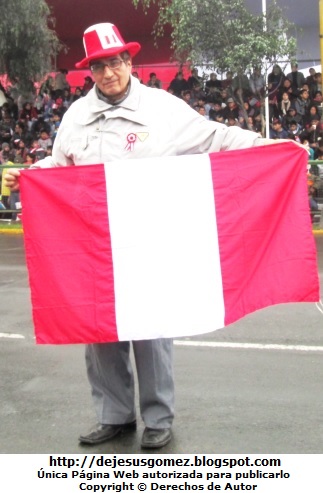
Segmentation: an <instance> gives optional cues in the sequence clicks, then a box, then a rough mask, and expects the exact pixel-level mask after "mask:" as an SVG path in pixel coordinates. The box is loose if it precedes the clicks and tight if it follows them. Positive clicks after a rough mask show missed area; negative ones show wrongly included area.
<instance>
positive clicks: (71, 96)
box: [0, 69, 93, 220]
mask: <svg viewBox="0 0 323 493" xmlns="http://www.w3.org/2000/svg"><path fill="white" fill-rule="evenodd" d="M67 73H68V72H67V70H66V69H61V70H59V71H58V72H57V73H56V75H55V76H52V75H49V76H48V77H47V78H46V80H45V81H44V82H43V83H42V84H41V85H40V87H39V88H38V89H36V87H34V86H33V87H31V88H30V91H29V93H26V91H24V93H21V92H20V91H19V86H18V84H17V85H16V84H13V85H11V86H10V87H9V88H8V89H5V88H4V87H3V86H2V85H1V84H0V165H2V166H11V165H13V166H15V165H17V164H18V165H19V164H20V165H31V164H33V163H35V162H36V161H38V160H40V159H43V158H44V157H46V156H48V155H50V154H51V152H52V147H53V143H54V141H55V137H56V134H57V131H58V128H59V125H60V122H61V120H62V117H63V115H64V113H65V111H66V110H67V108H68V107H69V106H70V105H71V104H72V103H73V102H74V101H76V100H77V99H79V98H81V97H83V96H85V95H86V94H87V92H88V91H89V90H90V89H91V88H92V87H93V81H92V78H91V77H89V76H87V77H85V79H84V84H83V86H82V87H76V88H74V90H73V91H72V88H71V87H70V85H69V83H68V82H67V79H66V75H67ZM5 169H6V168H3V170H2V173H1V178H3V176H4V174H5ZM19 200H20V198H19V193H18V192H14V193H10V190H9V189H8V188H7V187H6V186H5V182H4V180H3V179H1V200H0V209H1V211H3V210H4V209H10V210H14V209H16V208H17V204H18V205H19ZM0 218H6V219H7V218H10V219H12V220H16V219H17V214H16V213H13V214H12V213H6V212H1V213H0Z"/></svg>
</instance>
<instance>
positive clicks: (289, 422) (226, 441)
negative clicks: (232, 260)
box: [0, 234, 323, 454]
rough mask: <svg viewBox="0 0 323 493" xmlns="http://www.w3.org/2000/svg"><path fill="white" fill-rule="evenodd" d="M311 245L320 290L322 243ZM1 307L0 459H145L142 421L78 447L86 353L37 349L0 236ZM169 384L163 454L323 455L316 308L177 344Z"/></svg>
mask: <svg viewBox="0 0 323 493" xmlns="http://www.w3.org/2000/svg"><path fill="white" fill-rule="evenodd" d="M316 244H317V251H318V264H319V275H320V280H321V285H322V284H323V282H322V277H323V236H317V237H316ZM321 289H322V288H321ZM0 303H1V311H0V313H1V325H0V333H1V337H0V375H1V377H0V453H2V454H29V453H44V454H48V453H52V454H58V453H65V454H68V453H70V454H75V453H81V454H84V453H88V452H90V451H91V452H93V453H97V454H110V453H112V454H115V453H119V454H123V453H143V451H142V450H141V449H140V439H141V434H142V431H143V428H144V426H143V423H142V421H141V420H140V417H139V418H138V429H137V432H136V433H132V434H129V435H125V436H124V437H122V438H117V439H115V440H113V441H111V442H109V443H106V444H102V445H100V446H96V447H87V446H81V445H79V443H78V436H79V434H80V433H82V432H84V431H87V430H88V429H89V428H91V426H92V425H93V424H95V421H96V418H95V415H94V411H93V408H92V403H91V396H90V390H89V385H88V382H87V377H86V373H85V365H84V347H83V346H80V345H75V346H37V345H36V344H35V340H34V336H33V325H32V319H31V303H30V293H29V288H28V275H27V270H26V266H25V258H24V247H23V236H22V235H7V234H0ZM187 343H191V344H192V345H185V344H187ZM193 343H194V344H193ZM198 343H201V344H200V345H198ZM203 344H204V345H203ZM246 344H247V345H246ZM269 345H276V346H274V347H271V348H270V347H268V346H269ZM175 381H176V419H175V422H174V428H173V431H174V439H173V441H172V442H171V443H170V444H169V445H167V446H166V447H164V449H162V452H163V453H176V454H179V453H209V454H211V453H212V454H244V453H250V454H255V453H261V454H295V453H297V454H301V453H306V454H317V453H320V454H322V453H323V413H322V409H323V392H322V389H323V385H322V384H323V314H322V313H320V311H319V310H318V308H317V307H316V305H315V304H310V303H302V304H301V303H300V304H287V305H279V306H276V307H270V308H267V309H264V310H261V311H259V312H256V313H254V314H252V315H249V316H248V317H245V318H244V319H242V320H240V321H239V322H237V323H235V324H233V325H231V326H230V327H227V328H225V329H221V330H218V331H216V332H213V333H211V334H207V335H205V336H198V337H192V338H188V339H178V340H176V341H175ZM138 416H140V414H139V411H138ZM144 452H145V453H147V451H146V450H145V451H144ZM160 452H161V451H160V450H158V451H156V452H153V451H152V452H150V453H152V454H153V453H160ZM148 453H149V452H148Z"/></svg>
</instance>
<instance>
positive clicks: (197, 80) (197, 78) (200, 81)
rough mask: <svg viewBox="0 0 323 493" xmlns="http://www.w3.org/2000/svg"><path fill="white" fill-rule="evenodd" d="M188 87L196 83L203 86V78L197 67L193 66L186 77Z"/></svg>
mask: <svg viewBox="0 0 323 493" xmlns="http://www.w3.org/2000/svg"><path fill="white" fill-rule="evenodd" d="M187 85H188V89H191V90H192V89H193V87H194V86H196V85H198V86H200V87H201V88H202V90H203V88H204V81H203V78H202V77H201V76H200V75H199V73H198V70H197V68H193V69H192V71H191V75H190V77H189V78H188V79H187Z"/></svg>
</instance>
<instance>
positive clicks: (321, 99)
mask: <svg viewBox="0 0 323 493" xmlns="http://www.w3.org/2000/svg"><path fill="white" fill-rule="evenodd" d="M311 101H312V103H313V104H315V105H316V106H320V107H322V104H323V97H322V93H321V91H316V93H315V94H314V97H313V98H312V99H311Z"/></svg>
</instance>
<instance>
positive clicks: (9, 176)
mask: <svg viewBox="0 0 323 493" xmlns="http://www.w3.org/2000/svg"><path fill="white" fill-rule="evenodd" d="M19 178H20V171H19V169H16V168H13V169H10V168H9V169H6V172H5V175H4V176H3V179H4V181H5V185H6V186H7V187H8V188H10V190H12V191H13V192H15V191H16V190H19Z"/></svg>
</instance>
